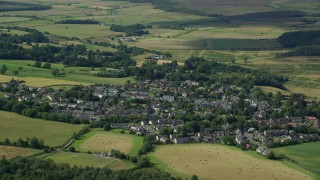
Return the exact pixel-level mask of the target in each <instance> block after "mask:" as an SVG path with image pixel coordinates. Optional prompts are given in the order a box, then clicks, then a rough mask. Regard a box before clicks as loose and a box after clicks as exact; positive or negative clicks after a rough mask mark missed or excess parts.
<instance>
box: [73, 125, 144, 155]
mask: <svg viewBox="0 0 320 180" xmlns="http://www.w3.org/2000/svg"><path fill="white" fill-rule="evenodd" d="M142 140H143V138H142V137H139V136H135V135H129V134H121V133H120V132H119V131H117V130H112V131H107V132H106V131H103V130H92V131H91V132H89V133H87V134H85V135H83V136H82V137H81V139H80V140H77V141H75V142H74V143H73V144H72V146H73V147H75V149H76V151H80V152H88V151H91V152H110V151H111V150H112V149H115V150H119V151H121V152H123V153H125V154H129V155H133V156H136V155H138V152H139V150H140V148H141V147H142Z"/></svg>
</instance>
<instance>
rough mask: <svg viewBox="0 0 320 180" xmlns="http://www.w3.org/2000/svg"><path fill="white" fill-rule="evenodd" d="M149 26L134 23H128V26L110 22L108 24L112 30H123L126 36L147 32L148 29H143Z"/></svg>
mask: <svg viewBox="0 0 320 180" xmlns="http://www.w3.org/2000/svg"><path fill="white" fill-rule="evenodd" d="M151 27H152V26H145V25H142V24H134V25H129V26H122V25H115V24H112V25H111V26H110V30H111V31H114V32H124V33H126V36H141V35H144V34H149V32H148V31H145V30H143V29H145V28H151Z"/></svg>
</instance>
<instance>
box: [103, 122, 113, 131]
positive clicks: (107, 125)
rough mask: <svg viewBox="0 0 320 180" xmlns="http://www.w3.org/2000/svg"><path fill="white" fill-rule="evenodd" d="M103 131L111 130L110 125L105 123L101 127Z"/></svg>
mask: <svg viewBox="0 0 320 180" xmlns="http://www.w3.org/2000/svg"><path fill="white" fill-rule="evenodd" d="M103 129H104V130H105V131H109V130H111V125H110V123H106V124H105V125H104V126H103Z"/></svg>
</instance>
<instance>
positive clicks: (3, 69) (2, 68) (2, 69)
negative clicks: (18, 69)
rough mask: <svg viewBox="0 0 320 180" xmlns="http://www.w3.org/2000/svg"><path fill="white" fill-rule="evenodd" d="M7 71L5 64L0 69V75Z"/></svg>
mask: <svg viewBox="0 0 320 180" xmlns="http://www.w3.org/2000/svg"><path fill="white" fill-rule="evenodd" d="M7 70H8V68H7V66H6V65H5V64H3V65H2V67H1V69H0V74H4V73H6V72H7Z"/></svg>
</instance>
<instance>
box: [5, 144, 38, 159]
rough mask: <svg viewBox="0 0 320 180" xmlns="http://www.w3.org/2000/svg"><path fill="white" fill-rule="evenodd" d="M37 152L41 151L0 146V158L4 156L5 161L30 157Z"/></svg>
mask: <svg viewBox="0 0 320 180" xmlns="http://www.w3.org/2000/svg"><path fill="white" fill-rule="evenodd" d="M39 152H41V151H40V150H36V149H30V148H21V147H13V146H2V145H0V157H2V156H5V157H6V158H7V159H10V158H13V157H16V156H30V155H33V154H36V153H39Z"/></svg>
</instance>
